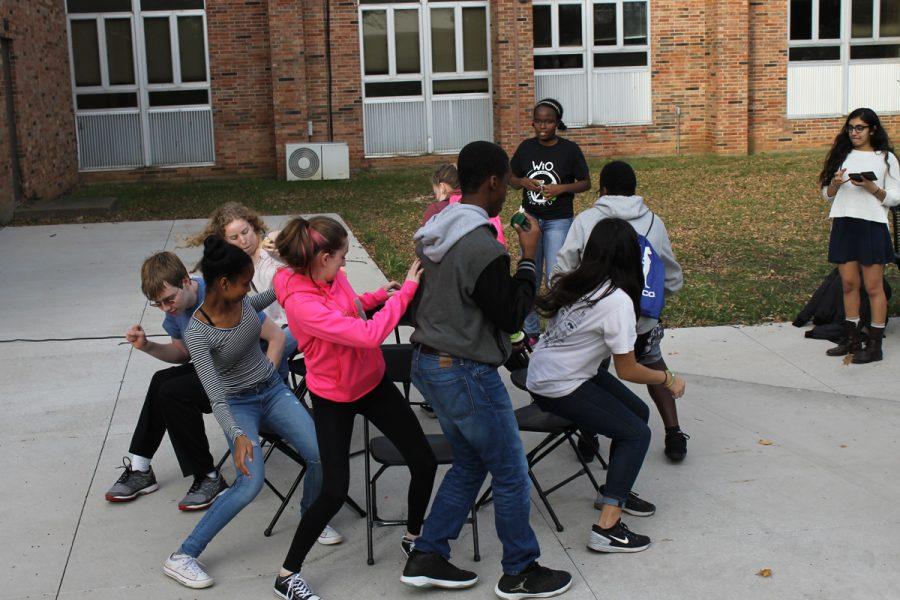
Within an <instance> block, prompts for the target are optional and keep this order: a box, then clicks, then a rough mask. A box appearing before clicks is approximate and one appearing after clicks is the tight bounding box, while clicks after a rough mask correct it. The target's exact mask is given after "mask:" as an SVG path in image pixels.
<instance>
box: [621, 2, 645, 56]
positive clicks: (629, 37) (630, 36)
mask: <svg viewBox="0 0 900 600" xmlns="http://www.w3.org/2000/svg"><path fill="white" fill-rule="evenodd" d="M622 21H624V23H623V26H624V28H625V32H624V34H625V40H624V42H625V45H626V46H645V45H646V44H647V3H646V2H626V3H625V4H623V5H622Z"/></svg>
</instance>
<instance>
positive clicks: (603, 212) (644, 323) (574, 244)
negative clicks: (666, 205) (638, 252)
mask: <svg viewBox="0 0 900 600" xmlns="http://www.w3.org/2000/svg"><path fill="white" fill-rule="evenodd" d="M614 217H618V218H620V219H623V220H625V221H628V222H629V223H630V224H631V226H632V227H634V230H635V231H636V232H637V233H638V234H640V235H643V236H644V237H646V238H647V240H648V241H649V242H650V244H651V245H652V246H653V249H654V250H656V252H657V253H658V254H659V256H660V258H661V259H662V261H663V264H664V265H665V268H666V283H665V288H666V295H667V296H668V295H669V294H674V293H676V292H677V291H678V290H680V289H681V286H682V284H683V283H684V278H683V276H682V273H681V265H679V264H678V261H677V260H675V253H674V252H673V251H672V243H671V242H670V241H669V234H668V232H667V231H666V226H665V224H664V223H663V222H662V219H660V218H659V216H658V215H657V216H655V218H654V215H653V213H652V212H651V211H650V209H649V208H648V207H647V205H646V204H644V199H643V198H641V197H640V196H600V197H599V198H597V201H596V202H594V205H593V206H592V207H590V208H589V209H587V210H585V211H583V212H581V213H579V214H578V216H576V217H575V220H574V221H573V222H572V227H571V228H570V229H569V234H568V235H567V236H566V241H565V242H564V243H563V245H562V248H560V250H559V254H557V255H556V267H555V268H554V269H553V272H554V273H565V272H567V271H571V270H572V269H574V268H575V267H577V266H578V265H579V264H580V263H581V253H582V251H583V249H584V245H585V244H586V243H587V240H588V237H589V236H590V235H591V231H593V229H594V226H595V225H596V224H597V223H599V222H600V221H602V220H603V219H610V218H614ZM651 223H652V227H651ZM656 323H657V320H656V319H651V318H648V317H643V316H642V317H641V318H640V319H639V320H638V324H637V332H638V333H639V334H641V333H646V332H648V331H650V330H651V329H653V328H654V327H655V326H656Z"/></svg>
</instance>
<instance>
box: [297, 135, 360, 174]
mask: <svg viewBox="0 0 900 600" xmlns="http://www.w3.org/2000/svg"><path fill="white" fill-rule="evenodd" d="M284 155H285V172H286V173H287V180H288V181H305V180H308V179H349V178H350V151H349V149H348V148H347V144H345V143H343V142H337V143H319V144H285V145H284Z"/></svg>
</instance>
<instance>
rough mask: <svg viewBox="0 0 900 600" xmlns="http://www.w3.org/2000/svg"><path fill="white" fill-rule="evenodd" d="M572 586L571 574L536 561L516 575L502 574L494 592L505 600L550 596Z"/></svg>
mask: <svg viewBox="0 0 900 600" xmlns="http://www.w3.org/2000/svg"><path fill="white" fill-rule="evenodd" d="M571 586H572V575H571V574H569V573H567V572H565V571H555V570H553V569H548V568H547V567H542V566H541V565H539V564H538V563H537V562H536V561H535V562H533V563H531V564H530V565H528V566H527V567H526V568H525V570H524V571H522V572H521V573H519V574H518V575H504V576H503V577H501V578H500V581H499V582H498V583H497V587H495V588H494V593H495V594H497V596H499V597H500V598H505V599H506V600H519V599H520V598H550V597H552V596H559V595H560V594H562V593H563V592H565V591H566V590H567V589H569V588H570V587H571Z"/></svg>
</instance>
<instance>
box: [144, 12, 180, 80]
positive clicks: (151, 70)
mask: <svg viewBox="0 0 900 600" xmlns="http://www.w3.org/2000/svg"><path fill="white" fill-rule="evenodd" d="M144 45H145V46H146V51H147V81H149V82H150V83H172V81H173V80H172V41H171V40H170V39H169V19H167V18H166V19H144Z"/></svg>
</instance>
